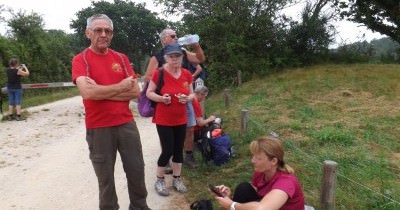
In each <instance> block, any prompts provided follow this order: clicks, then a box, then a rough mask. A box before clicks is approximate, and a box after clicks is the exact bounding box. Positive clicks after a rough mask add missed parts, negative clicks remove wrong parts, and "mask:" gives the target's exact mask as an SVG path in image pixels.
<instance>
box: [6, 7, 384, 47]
mask: <svg viewBox="0 0 400 210" xmlns="http://www.w3.org/2000/svg"><path fill="white" fill-rule="evenodd" d="M95 1H98V0H95ZM107 1H109V2H114V1H113V0H107ZM132 1H133V2H137V3H141V2H146V8H147V9H149V10H151V11H154V12H158V13H160V12H161V9H160V8H157V7H155V6H154V5H153V1H152V0H147V1H146V0H132ZM90 4H91V0H0V5H5V6H6V7H10V8H12V9H13V10H14V11H15V12H16V11H19V10H20V9H21V10H25V11H27V12H31V11H34V12H36V13H38V14H40V15H42V17H43V19H44V23H45V29H60V30H64V31H65V32H67V33H72V32H73V31H72V30H71V29H70V28H69V25H70V22H71V20H72V19H76V16H75V13H77V12H78V11H80V10H81V9H82V8H86V7H88V6H90ZM298 12H300V10H299V9H293V10H292V12H291V13H293V14H292V15H294V16H298V14H297V13H298ZM335 25H336V28H337V30H338V31H339V35H338V36H337V37H335V38H336V43H343V42H344V43H351V42H355V41H359V40H364V39H366V40H367V41H370V40H372V39H374V38H382V37H383V36H382V35H380V34H379V33H372V31H370V30H367V29H366V28H365V27H361V26H358V25H357V24H354V23H351V22H344V21H342V22H340V23H336V24H335ZM0 33H1V34H4V33H5V25H4V23H3V24H0ZM364 34H365V38H363V36H364Z"/></svg>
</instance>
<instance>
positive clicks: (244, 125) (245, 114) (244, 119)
mask: <svg viewBox="0 0 400 210" xmlns="http://www.w3.org/2000/svg"><path fill="white" fill-rule="evenodd" d="M248 123H249V110H247V109H242V114H241V121H240V135H243V134H246V133H247V129H248Z"/></svg>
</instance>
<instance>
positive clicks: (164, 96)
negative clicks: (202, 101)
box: [146, 43, 193, 196]
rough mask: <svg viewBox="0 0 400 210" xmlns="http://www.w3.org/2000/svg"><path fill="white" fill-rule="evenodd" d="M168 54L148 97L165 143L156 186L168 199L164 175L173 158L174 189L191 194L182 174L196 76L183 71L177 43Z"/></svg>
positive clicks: (161, 142) (152, 83)
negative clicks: (188, 104) (189, 112)
mask: <svg viewBox="0 0 400 210" xmlns="http://www.w3.org/2000/svg"><path fill="white" fill-rule="evenodd" d="M164 51H165V55H164V59H165V61H166V63H165V64H164V65H163V66H162V68H161V69H160V70H157V71H154V74H153V76H152V79H151V80H150V82H149V85H148V88H147V92H146V96H147V97H148V98H149V99H150V100H152V101H154V102H156V106H155V112H154V116H153V120H152V122H153V123H155V124H156V128H157V133H158V136H159V139H160V144H161V154H160V156H159V158H158V161H157V166H158V167H157V171H156V176H157V179H156V183H155V185H154V187H155V189H156V191H157V193H158V194H159V195H162V196H168V195H169V191H168V189H167V187H166V184H165V180H164V174H165V167H166V166H167V164H168V162H169V160H170V158H171V157H172V164H171V165H172V175H173V187H174V188H175V189H176V190H177V191H178V192H181V193H184V192H186V191H187V188H186V186H185V184H184V183H183V180H182V178H181V171H182V162H183V145H184V141H185V135H186V124H187V121H188V117H187V106H186V104H187V103H188V102H189V101H192V100H193V94H192V93H193V86H192V82H193V77H192V75H191V73H190V72H189V71H188V70H186V69H185V68H182V59H183V52H182V50H181V47H180V46H179V45H178V44H177V43H172V44H168V45H166V47H165V50H164ZM161 71H162V74H163V79H164V85H163V86H162V87H161V89H160V91H159V94H157V93H156V92H155V90H156V89H157V84H158V77H159V75H160V72H161Z"/></svg>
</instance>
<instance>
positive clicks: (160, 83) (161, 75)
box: [155, 67, 164, 94]
mask: <svg viewBox="0 0 400 210" xmlns="http://www.w3.org/2000/svg"><path fill="white" fill-rule="evenodd" d="M158 72H159V73H158V80H157V88H156V91H155V92H156V93H157V94H160V91H161V88H162V86H164V70H163V68H162V67H158Z"/></svg>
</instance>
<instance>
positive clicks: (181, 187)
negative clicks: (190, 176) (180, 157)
mask: <svg viewBox="0 0 400 210" xmlns="http://www.w3.org/2000/svg"><path fill="white" fill-rule="evenodd" d="M172 185H173V186H174V187H175V189H176V191H178V192H180V193H185V192H187V189H186V186H185V184H183V181H182V179H181V178H180V177H177V178H174V179H173V180H172Z"/></svg>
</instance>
